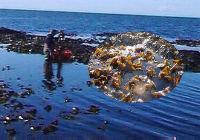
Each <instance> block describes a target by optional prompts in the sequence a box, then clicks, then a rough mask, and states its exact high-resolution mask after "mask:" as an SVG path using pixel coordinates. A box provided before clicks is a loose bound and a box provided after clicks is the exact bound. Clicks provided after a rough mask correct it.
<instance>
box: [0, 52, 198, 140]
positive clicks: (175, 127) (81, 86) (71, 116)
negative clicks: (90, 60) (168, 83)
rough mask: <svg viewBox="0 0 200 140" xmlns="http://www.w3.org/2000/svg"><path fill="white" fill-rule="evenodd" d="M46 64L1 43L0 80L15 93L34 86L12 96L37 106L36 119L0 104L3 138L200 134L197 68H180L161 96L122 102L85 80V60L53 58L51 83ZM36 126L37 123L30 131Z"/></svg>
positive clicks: (102, 137) (146, 136) (183, 135)
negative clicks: (8, 118)
mask: <svg viewBox="0 0 200 140" xmlns="http://www.w3.org/2000/svg"><path fill="white" fill-rule="evenodd" d="M48 66H49V65H48ZM60 66H61V67H60ZM45 67H46V65H45V63H44V59H43V56H42V55H33V54H17V53H14V52H7V51H6V50H4V49H0V80H1V82H4V83H6V84H7V85H9V89H10V90H13V91H15V92H16V93H18V94H20V93H21V92H22V91H23V89H24V88H31V89H32V90H33V91H34V93H33V94H31V95H30V96H25V98H21V97H12V100H14V99H15V100H14V101H13V102H14V103H15V102H20V103H22V104H23V105H24V109H27V108H34V109H36V110H37V112H36V115H35V117H34V119H32V120H30V121H25V119H21V117H20V116H23V111H24V109H21V110H14V109H13V106H12V103H11V102H8V103H10V104H7V105H5V104H0V110H1V111H0V116H1V121H0V136H1V138H2V139H7V138H9V137H12V138H16V139H44V138H48V139H58V138H61V139H72V138H73V139H80V138H81V139H94V138H99V139H116V138H118V139H119V138H120V139H126V138H141V139H146V138H163V139H174V137H180V138H181V137H186V136H187V137H188V138H189V137H191V138H194V137H199V136H200V132H199V128H200V120H199V117H200V113H199V112H200V94H199V91H200V88H199V84H200V74H199V73H184V75H183V77H182V80H181V82H180V84H179V85H178V86H177V87H176V88H175V89H174V90H173V91H172V92H171V93H170V94H169V95H167V96H165V97H163V98H161V99H159V100H153V101H150V102H147V103H124V102H120V101H118V100H115V99H113V98H110V97H108V96H105V95H104V94H103V92H102V91H101V90H99V89H97V88H96V87H93V86H88V84H87V81H88V80H90V78H89V73H88V66H87V65H84V64H80V63H69V64H67V63H65V64H62V65H58V64H52V72H50V73H53V75H51V76H50V80H51V82H52V83H51V84H50V85H49V82H46V81H47V79H48V78H49V77H48V76H49V75H48V74H47V73H48V72H47V73H45ZM50 67H51V65H50ZM57 75H58V76H57ZM57 77H58V78H57ZM59 77H62V78H61V79H60V78H59ZM57 79H60V80H57ZM49 86H50V87H49ZM14 103H13V104H14ZM12 115H13V116H14V117H16V120H15V121H13V122H11V123H9V124H4V122H3V120H4V119H5V117H6V116H12ZM52 123H53V124H54V125H55V127H56V130H55V131H53V132H51V133H44V132H45V131H44V128H46V127H47V126H49V125H50V124H52ZM36 126H41V129H39V130H38V131H33V130H32V128H33V127H36ZM12 129H14V130H15V131H16V134H14V135H9V131H8V130H10V131H11V130H12Z"/></svg>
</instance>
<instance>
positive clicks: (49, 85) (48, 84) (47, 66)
mask: <svg viewBox="0 0 200 140" xmlns="http://www.w3.org/2000/svg"><path fill="white" fill-rule="evenodd" d="M61 70H62V62H58V63H57V74H56V78H57V86H59V87H62V86H63V77H62V76H61ZM53 78H54V74H53V66H52V62H51V61H45V63H44V80H43V83H44V86H45V88H46V89H48V90H49V91H53V90H55V89H56V84H55V82H54V81H53Z"/></svg>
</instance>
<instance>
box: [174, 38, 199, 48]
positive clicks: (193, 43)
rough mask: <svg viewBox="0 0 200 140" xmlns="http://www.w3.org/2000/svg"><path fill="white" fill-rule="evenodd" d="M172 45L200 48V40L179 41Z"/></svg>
mask: <svg viewBox="0 0 200 140" xmlns="http://www.w3.org/2000/svg"><path fill="white" fill-rule="evenodd" d="M171 43H172V44H177V45H186V46H191V47H196V46H200V40H191V39H177V40H175V41H173V42H171Z"/></svg>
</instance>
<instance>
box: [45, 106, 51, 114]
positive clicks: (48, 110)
mask: <svg viewBox="0 0 200 140" xmlns="http://www.w3.org/2000/svg"><path fill="white" fill-rule="evenodd" d="M44 110H46V111H47V112H50V111H51V110H52V106H51V105H47V106H45V107H44Z"/></svg>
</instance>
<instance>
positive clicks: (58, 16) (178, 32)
mask: <svg viewBox="0 0 200 140" xmlns="http://www.w3.org/2000/svg"><path fill="white" fill-rule="evenodd" d="M1 26H3V27H8V28H13V29H18V30H23V31H28V32H32V33H44V32H48V31H49V29H52V28H54V29H61V30H65V31H66V32H70V33H78V34H93V33H102V32H127V31H148V32H153V33H156V34H158V35H161V36H163V37H166V38H172V39H174V38H184V39H185V38H190V39H199V38H200V19H199V18H172V17H154V16H129V15H108V14H85V13H67V12H41V11H16V10H0V27H1Z"/></svg>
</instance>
